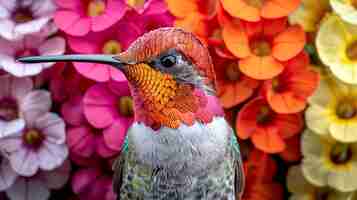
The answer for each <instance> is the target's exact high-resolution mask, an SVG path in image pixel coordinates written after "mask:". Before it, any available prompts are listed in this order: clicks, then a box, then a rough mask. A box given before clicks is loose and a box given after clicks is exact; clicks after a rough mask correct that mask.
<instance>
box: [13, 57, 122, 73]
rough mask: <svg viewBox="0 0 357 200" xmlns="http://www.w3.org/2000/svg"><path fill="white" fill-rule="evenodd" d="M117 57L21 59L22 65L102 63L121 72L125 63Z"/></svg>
mask: <svg viewBox="0 0 357 200" xmlns="http://www.w3.org/2000/svg"><path fill="white" fill-rule="evenodd" d="M116 56H117V55H100V54H94V55H80V54H78V55H76V54H74V55H54V56H29V57H22V58H19V59H18V61H19V62H22V63H42V62H70V61H72V62H87V63H102V64H108V65H112V66H114V67H116V68H118V69H120V70H122V69H123V66H124V65H125V63H122V62H121V61H120V60H119V59H118V58H117V57H116Z"/></svg>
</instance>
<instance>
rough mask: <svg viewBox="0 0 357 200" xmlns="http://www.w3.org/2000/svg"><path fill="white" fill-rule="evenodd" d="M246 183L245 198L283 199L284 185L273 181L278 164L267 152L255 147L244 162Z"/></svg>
mask: <svg viewBox="0 0 357 200" xmlns="http://www.w3.org/2000/svg"><path fill="white" fill-rule="evenodd" d="M244 170H245V172H244V173H245V177H246V185H245V190H244V194H243V198H242V199H243V200H282V199H283V187H282V185H280V184H278V183H276V182H274V181H273V177H274V176H275V175H276V172H277V165H276V163H275V162H274V160H273V159H272V158H271V157H270V156H269V155H268V154H266V153H264V152H262V151H259V150H257V149H253V150H252V151H251V152H250V153H249V157H248V160H247V161H246V162H245V163H244Z"/></svg>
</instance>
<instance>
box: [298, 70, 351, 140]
mask: <svg viewBox="0 0 357 200" xmlns="http://www.w3.org/2000/svg"><path fill="white" fill-rule="evenodd" d="M308 101H309V103H310V107H309V108H308V109H307V110H306V112H305V118H306V125H307V127H309V128H310V129H311V130H313V131H314V132H316V133H317V134H320V135H325V134H331V136H332V137H333V138H335V139H336V140H338V141H340V142H356V141H357V87H356V86H354V85H350V84H345V83H343V82H341V81H338V80H337V79H333V77H332V76H321V81H320V85H319V87H318V89H317V90H316V91H315V94H314V95H313V96H311V97H310V98H309V100H308Z"/></svg>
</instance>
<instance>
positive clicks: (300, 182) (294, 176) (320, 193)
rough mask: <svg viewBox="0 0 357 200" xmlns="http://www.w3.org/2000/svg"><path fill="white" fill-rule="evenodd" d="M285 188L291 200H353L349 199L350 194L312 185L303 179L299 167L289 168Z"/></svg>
mask: <svg viewBox="0 0 357 200" xmlns="http://www.w3.org/2000/svg"><path fill="white" fill-rule="evenodd" d="M287 187H288V190H289V192H290V193H291V196H290V199H291V200H306V199H310V200H320V199H321V198H322V197H323V198H325V199H329V200H343V199H345V200H347V199H351V200H352V199H353V198H351V197H352V196H353V194H352V193H343V192H339V191H335V190H333V189H331V188H328V187H317V186H314V185H312V184H311V183H309V182H308V181H307V180H306V179H305V178H304V175H303V173H302V170H301V166H300V165H296V166H292V167H290V168H289V171H288V174H287Z"/></svg>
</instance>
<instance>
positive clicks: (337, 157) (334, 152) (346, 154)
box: [330, 143, 352, 165]
mask: <svg viewBox="0 0 357 200" xmlns="http://www.w3.org/2000/svg"><path fill="white" fill-rule="evenodd" d="M351 158H352V151H351V148H350V146H349V144H342V143H337V144H335V145H334V146H333V147H332V149H331V152H330V159H331V161H332V162H333V163H335V164H337V165H340V164H345V163H347V162H348V161H350V159H351Z"/></svg>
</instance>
